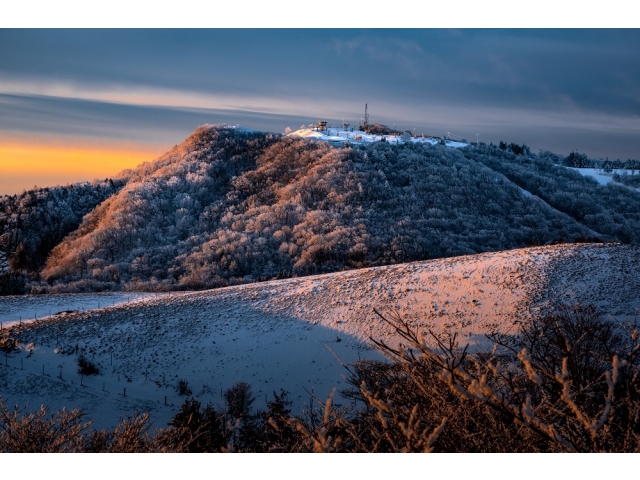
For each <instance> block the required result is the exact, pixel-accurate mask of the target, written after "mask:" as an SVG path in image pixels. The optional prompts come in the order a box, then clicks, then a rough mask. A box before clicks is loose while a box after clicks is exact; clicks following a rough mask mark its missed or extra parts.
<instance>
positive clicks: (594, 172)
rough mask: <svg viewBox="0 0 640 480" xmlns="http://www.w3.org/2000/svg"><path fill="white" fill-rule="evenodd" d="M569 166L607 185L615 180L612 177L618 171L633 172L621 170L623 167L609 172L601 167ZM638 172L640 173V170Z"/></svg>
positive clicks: (621, 173) (620, 173)
mask: <svg viewBox="0 0 640 480" xmlns="http://www.w3.org/2000/svg"><path fill="white" fill-rule="evenodd" d="M567 168H570V169H571V170H575V171H576V172H578V173H580V174H581V175H583V176H585V177H591V178H594V179H595V180H596V181H597V182H598V183H599V184H600V185H607V184H608V183H611V182H613V179H612V178H611V177H612V176H613V174H615V173H617V174H618V175H629V174H631V172H630V171H629V170H621V169H618V170H612V171H611V172H608V173H607V172H605V171H604V170H602V169H601V168H574V167H567ZM637 174H640V171H639V172H638V173H637Z"/></svg>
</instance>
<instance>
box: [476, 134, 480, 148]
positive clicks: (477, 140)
mask: <svg viewBox="0 0 640 480" xmlns="http://www.w3.org/2000/svg"><path fill="white" fill-rule="evenodd" d="M479 146H480V134H479V133H476V147H479Z"/></svg>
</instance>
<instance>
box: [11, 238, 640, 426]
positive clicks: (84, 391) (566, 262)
mask: <svg viewBox="0 0 640 480" xmlns="http://www.w3.org/2000/svg"><path fill="white" fill-rule="evenodd" d="M639 266H640V249H639V248H637V247H631V246H622V245H612V244H609V245H601V244H588V245H585V244H582V245H559V246H549V247H537V248H527V249H520V250H513V251H506V252H497V253H486V254H481V255H473V256H465V257H457V258H449V259H440V260H432V261H426V262H416V263H409V264H400V265H394V266H387V267H377V268H368V269H362V270H355V271H349V272H340V273H334V274H327V275H319V276H313V277H303V278H293V279H287V280H279V281H270V282H263V283H253V284H249V285H243V286H238V287H229V288H223V289H217V290H210V291H203V292H186V293H173V294H171V295H166V296H162V297H158V298H156V297H155V295H152V294H140V296H139V297H136V299H135V301H131V299H129V302H128V303H127V302H126V301H122V300H123V298H122V297H120V300H121V301H120V302H119V303H118V302H115V298H113V299H112V301H114V302H115V303H114V304H109V302H108V301H105V298H106V297H105V296H103V295H75V296H59V295H48V296H27V297H20V298H22V299H23V302H22V303H19V302H18V303H16V302H17V300H16V298H17V297H8V299H7V297H5V298H0V305H1V306H2V308H3V309H4V310H7V309H8V310H11V312H20V311H23V312H28V311H30V310H35V311H40V312H43V313H44V312H45V311H48V308H49V307H48V305H50V304H56V305H64V304H66V305H71V307H70V308H68V310H76V311H74V312H65V313H62V314H58V315H52V316H50V317H47V318H40V317H38V319H37V320H35V321H31V322H30V323H23V324H18V325H14V326H13V327H12V334H14V335H19V338H20V341H21V342H22V344H21V349H20V350H19V351H18V352H14V353H12V354H11V355H9V356H8V357H7V358H2V357H0V362H1V363H2V364H3V365H4V364H5V362H6V365H7V366H4V367H3V366H0V392H1V393H0V395H2V397H3V399H4V401H5V403H6V404H10V405H13V404H18V405H23V406H24V405H25V404H29V408H38V407H39V406H40V404H43V403H44V404H47V405H49V406H50V407H51V408H54V409H59V408H61V407H63V406H66V407H68V408H82V409H84V410H85V411H87V412H88V413H89V417H90V418H96V423H95V426H97V427H105V426H112V425H114V424H115V423H117V421H118V419H119V418H118V417H119V416H120V415H127V414H131V413H132V412H134V411H136V410H138V411H149V412H151V415H152V419H153V420H154V421H155V425H156V426H159V427H162V426H165V425H166V423H167V422H168V421H169V420H170V418H171V416H172V415H173V414H174V413H175V412H176V411H177V409H178V408H179V405H180V404H181V403H182V401H184V397H180V396H178V394H177V393H176V388H175V387H176V384H177V382H178V380H180V379H184V380H187V381H188V383H189V386H190V388H191V389H192V391H193V395H194V396H195V397H196V398H197V399H198V400H200V401H201V402H202V403H207V402H213V403H215V404H218V405H220V404H221V402H222V401H221V392H222V390H224V389H226V388H228V387H230V386H231V385H233V384H234V383H236V382H238V381H245V382H247V383H249V384H250V385H251V386H252V388H253V391H254V393H255V394H257V396H258V399H259V403H260V404H262V405H264V402H265V396H271V393H272V392H273V391H274V390H275V391H279V389H280V388H284V389H285V390H287V391H289V392H291V395H290V398H291V399H292V400H293V401H294V406H293V407H294V411H296V412H297V411H299V410H300V409H302V408H304V405H305V403H308V402H309V399H310V392H314V393H315V394H316V395H317V396H318V397H319V398H326V397H327V395H328V394H329V392H330V390H331V389H332V388H333V387H337V388H338V389H340V388H344V387H346V382H345V380H344V378H343V377H342V376H343V375H344V374H345V373H346V371H345V370H344V368H343V366H342V365H341V364H340V361H338V358H339V359H340V360H341V361H342V362H345V363H348V362H352V361H354V360H356V359H358V358H382V355H381V354H380V353H379V352H377V351H376V350H374V349H372V348H371V347H370V343H371V342H370V339H371V338H375V339H383V340H385V341H387V342H388V343H391V344H392V345H393V344H395V343H396V339H395V337H394V336H393V332H392V330H391V328H390V327H389V325H387V324H386V323H385V322H384V321H382V320H381V319H380V318H379V317H378V316H377V315H376V314H375V313H374V312H373V309H374V308H375V309H378V310H379V311H381V312H383V313H384V314H387V315H388V314H390V313H392V312H395V313H397V314H400V315H402V316H404V317H405V318H407V319H409V320H410V321H411V322H413V323H414V324H415V325H416V326H419V327H420V328H423V329H424V328H427V327H429V328H432V329H435V330H437V331H442V330H443V329H450V330H453V331H456V332H458V334H459V337H460V339H461V341H463V342H470V343H472V344H473V343H477V342H480V343H482V342H486V340H485V339H484V336H483V335H484V333H486V332H488V331H489V330H492V329H497V330H500V331H504V332H506V331H515V330H516V329H517V323H516V320H522V319H526V318H530V317H531V316H532V315H536V314H538V313H539V312H540V311H545V310H548V309H549V308H550V305H551V303H550V302H551V301H552V299H560V300H565V301H567V302H574V301H578V302H582V303H593V304H596V305H597V306H599V307H600V308H601V309H602V310H603V311H604V312H605V313H607V314H611V315H613V316H616V317H617V318H618V319H621V320H622V319H624V318H625V317H627V318H632V317H633V316H634V315H635V312H636V309H637V308H638V307H640V295H638V292H640V275H638V267H639ZM120 295H124V296H128V295H131V294H126V293H122V294H120ZM60 297H66V299H64V300H61V298H60ZM72 297H73V300H72ZM97 301H100V302H101V303H100V308H97V305H96V303H97ZM56 302H57V303H56ZM102 302H105V303H104V304H103V303H102ZM23 305H28V308H27V307H23ZM91 305H96V308H90V306H91ZM79 306H82V310H81V309H79V308H77V307H79ZM73 307H76V308H73ZM11 312H9V313H5V314H3V315H5V317H3V318H7V319H9V318H11V317H12V316H15V313H11ZM6 330H7V329H6V328H5V332H3V333H4V334H7V331H6ZM80 352H84V353H85V355H86V356H87V357H88V358H89V360H91V361H93V362H95V364H96V365H97V366H98V368H99V369H100V373H101V374H100V375H98V376H94V377H80V376H79V375H78V373H77V353H80ZM125 389H126V392H125ZM165 398H166V403H167V405H165ZM338 401H343V400H340V399H339V398H338Z"/></svg>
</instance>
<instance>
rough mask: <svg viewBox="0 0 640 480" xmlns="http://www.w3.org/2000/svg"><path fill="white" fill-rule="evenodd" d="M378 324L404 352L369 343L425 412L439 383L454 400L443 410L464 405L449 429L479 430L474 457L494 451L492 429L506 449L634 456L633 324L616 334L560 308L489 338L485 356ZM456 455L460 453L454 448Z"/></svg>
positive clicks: (394, 321)
mask: <svg viewBox="0 0 640 480" xmlns="http://www.w3.org/2000/svg"><path fill="white" fill-rule="evenodd" d="M381 316H382V315H381ZM382 318H383V319H384V320H385V321H387V322H388V323H389V324H390V325H391V326H393V328H394V329H395V331H396V333H397V334H398V335H399V336H400V337H401V338H402V339H403V341H404V342H406V344H405V345H404V346H402V347H400V348H392V347H390V346H389V345H387V344H385V343H384V342H375V343H376V344H377V346H378V347H379V348H380V349H381V350H382V351H383V352H384V353H385V354H386V355H387V356H388V357H389V358H391V359H392V360H393V361H394V362H395V364H396V365H397V366H399V367H401V370H402V372H403V373H404V374H405V375H406V378H407V379H408V382H409V385H411V388H410V390H411V391H413V392H415V393H414V394H418V395H419V396H421V397H422V401H424V402H425V403H427V404H430V405H433V402H434V400H437V399H438V398H443V397H445V396H446V394H445V392H443V391H442V386H443V385H444V386H447V387H448V388H447V390H448V393H449V394H450V395H451V394H452V396H453V397H454V398H455V399H456V401H455V402H454V403H453V405H452V407H451V409H452V410H453V409H455V408H456V405H464V404H467V405H470V406H472V407H474V410H475V413H474V417H473V418H472V417H471V416H470V415H469V414H468V413H466V414H465V412H464V411H460V410H458V412H457V413H458V415H459V416H458V417H457V422H458V423H460V422H461V420H462V421H463V423H465V424H466V425H465V431H462V432H456V433H458V434H459V435H460V436H461V438H464V437H466V436H468V432H474V433H475V432H480V436H481V437H483V438H484V439H485V443H484V445H483V446H482V449H481V450H482V451H499V450H501V449H502V448H503V447H501V442H502V441H503V440H498V439H496V438H493V440H494V441H491V440H492V437H491V435H490V434H488V433H487V429H488V428H489V427H492V426H493V427H496V426H498V425H499V427H500V429H501V430H502V431H503V433H505V434H507V435H506V436H505V437H502V438H503V439H505V441H506V442H507V443H508V444H509V449H510V451H579V452H599V451H637V450H638V449H639V442H638V441H639V440H640V436H639V435H640V421H639V420H638V419H639V416H640V391H639V390H638V387H639V386H640V384H639V382H638V380H639V378H640V375H639V373H640V370H639V361H638V350H639V349H640V344H639V342H638V330H637V326H636V325H635V323H633V324H632V323H628V324H627V325H624V326H620V327H618V326H617V325H615V324H614V323H613V322H611V321H609V320H607V319H605V318H604V317H603V316H602V315H600V314H599V313H598V312H597V311H596V310H595V309H594V308H593V307H583V306H580V305H578V306H574V307H561V308H559V309H558V311H557V312H556V313H555V314H554V315H550V316H547V317H543V318H541V319H536V320H535V321H531V322H529V323H527V324H525V325H524V326H523V328H522V330H521V332H520V333H519V334H518V335H516V336H513V337H506V336H504V335H497V334H493V335H489V338H491V339H492V340H494V342H495V347H494V348H493V350H492V351H490V352H475V353H469V351H468V348H467V347H466V346H465V347H461V346H460V345H459V343H458V341H457V339H456V336H455V335H448V334H446V333H445V334H436V333H434V332H432V331H428V332H419V331H416V330H414V329H412V328H411V327H410V326H409V325H408V324H407V322H406V321H404V320H403V319H402V318H400V317H389V318H387V317H384V316H382ZM387 392H388V394H389V396H390V400H389V401H392V402H393V403H394V404H395V405H396V406H398V405H404V408H409V407H410V406H411V403H410V402H413V400H412V399H411V396H410V395H407V394H406V393H404V394H403V393H397V390H393V389H391V390H387ZM369 403H372V402H369ZM408 403H409V405H407V404H408ZM398 408H399V407H398ZM445 410H446V409H445ZM474 410H471V411H474ZM447 416H448V417H449V418H450V416H449V415H447ZM456 443H457V442H454V445H452V446H456V445H455V444H456ZM456 447H457V448H456V450H458V448H460V449H461V450H468V445H467V446H465V445H464V443H462V444H457V446H456Z"/></svg>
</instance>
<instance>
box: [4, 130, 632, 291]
mask: <svg viewBox="0 0 640 480" xmlns="http://www.w3.org/2000/svg"><path fill="white" fill-rule="evenodd" d="M405 140H406V139H405ZM343 143H344V142H343ZM432 143H435V142H431V141H419V142H418V141H415V142H414V141H398V142H396V143H391V142H389V141H385V142H380V141H378V142H367V143H362V144H357V143H352V142H346V143H344V145H342V144H335V143H329V142H325V141H318V140H315V139H309V138H300V137H297V136H293V135H292V136H286V137H283V136H280V135H277V134H271V133H265V132H257V131H253V130H248V129H242V128H236V127H229V126H226V125H214V126H210V125H209V126H203V127H200V128H198V129H197V130H196V131H195V132H194V133H193V134H192V135H191V136H190V137H189V138H188V139H186V140H185V141H184V142H183V143H182V144H181V145H179V146H177V147H174V148H173V149H172V150H171V151H170V152H168V153H166V154H165V155H163V156H162V157H160V158H159V159H158V160H156V161H154V162H149V163H145V164H143V165H141V166H139V167H138V168H136V169H133V170H130V171H127V172H123V174H122V175H120V176H118V178H117V179H112V180H107V181H105V182H103V183H96V184H83V186H76V187H71V186H68V187H57V188H55V189H42V190H39V191H31V192H25V194H23V196H22V197H19V198H18V197H4V198H3V199H1V200H0V205H1V206H2V209H1V210H0V239H2V242H4V243H1V244H0V249H1V250H3V251H5V252H7V253H8V257H9V265H10V267H11V269H12V272H13V274H18V273H19V274H21V275H23V276H25V279H26V285H27V286H26V287H25V288H26V290H27V291H28V290H31V291H35V292H37V291H49V292H65V291H95V290H123V289H124V290H175V289H201V288H210V287H218V286H225V285H233V284H238V283H246V282H252V281H256V280H264V279H272V278H285V277H290V276H300V275H309V274H316V273H323V272H331V271H338V270H343V269H352V268H362V267H371V266H378V265H387V264H396V263H402V262H408V261H415V260H426V259H432V258H440V257H450V256H456V255H464V254H473V253H480V252H486V251H499V250H506V249H513V248H518V247H525V246H532V245H545V244H552V243H562V242H576V241H585V240H595V241H605V240H606V241H621V242H624V243H631V244H638V243H640V228H638V227H640V213H639V212H640V195H639V194H638V193H637V192H635V191H632V190H631V189H629V188H625V187H619V186H615V185H607V186H602V185H598V184H597V183H596V182H595V181H593V180H592V179H590V178H586V177H583V176H581V175H580V174H578V173H576V172H573V171H571V170H570V169H567V168H564V167H558V166H555V165H554V161H555V159H554V158H552V157H549V156H546V157H545V156H544V155H543V156H542V157H540V156H539V155H534V154H530V153H529V152H528V149H526V150H523V151H522V152H521V154H519V155H516V154H515V153H513V152H511V151H508V150H503V149H501V148H498V147H497V146H492V145H491V146H486V145H481V146H480V147H475V146H474V147H469V146H464V145H450V146H456V147H461V148H449V147H448V146H446V145H439V144H432ZM65 192H66V193H65ZM71 192H73V193H71ZM67 198H69V199H71V200H65V199H67ZM15 218H19V219H20V221H21V222H22V224H21V225H22V226H21V227H20V228H18V227H16V224H15V222H14V221H13V220H12V219H15ZM9 240H10V241H9ZM21 244H22V245H23V247H20V245H21ZM28 248H30V249H31V250H30V251H35V252H37V253H38V256H37V258H36V259H35V260H33V259H32V257H31V256H30V255H25V253H24V251H25V249H28ZM34 258H35V257H34Z"/></svg>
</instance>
